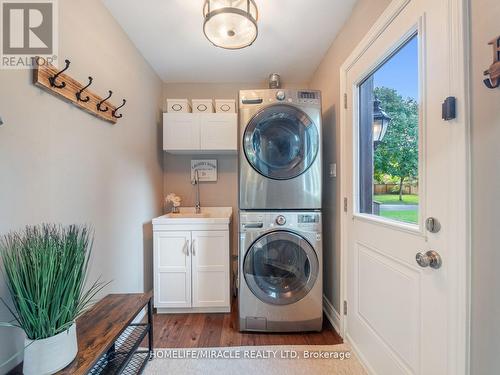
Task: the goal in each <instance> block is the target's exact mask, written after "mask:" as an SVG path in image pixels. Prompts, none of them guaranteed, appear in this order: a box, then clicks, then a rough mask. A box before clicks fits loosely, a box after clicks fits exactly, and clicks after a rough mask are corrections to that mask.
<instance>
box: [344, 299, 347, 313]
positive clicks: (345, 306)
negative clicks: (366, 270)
mask: <svg viewBox="0 0 500 375" xmlns="http://www.w3.org/2000/svg"><path fill="white" fill-rule="evenodd" d="M344 315H347V301H344Z"/></svg>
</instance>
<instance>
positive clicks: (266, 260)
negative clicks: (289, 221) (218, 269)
mask: <svg viewBox="0 0 500 375" xmlns="http://www.w3.org/2000/svg"><path fill="white" fill-rule="evenodd" d="M243 273H244V277H245V281H246V283H247V285H248V287H249V288H250V290H251V291H252V293H253V294H254V295H255V296H256V297H257V298H259V299H260V300H261V301H264V302H266V303H269V304H273V305H288V304H291V303H294V302H297V301H299V300H301V299H302V298H304V297H305V296H306V295H307V293H309V291H310V290H311V289H312V288H313V286H314V283H315V282H316V279H317V277H318V257H317V256H316V253H315V251H314V249H313V247H312V246H311V245H310V244H309V242H308V241H307V240H306V239H304V238H303V237H301V236H299V235H297V234H295V233H291V232H287V231H276V232H271V233H268V234H265V235H263V236H262V237H260V238H259V239H258V240H257V241H255V242H254V243H253V245H252V246H251V247H250V249H249V250H248V251H247V253H246V255H245V259H244V264H243Z"/></svg>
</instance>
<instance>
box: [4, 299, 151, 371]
mask: <svg viewBox="0 0 500 375" xmlns="http://www.w3.org/2000/svg"><path fill="white" fill-rule="evenodd" d="M151 296H152V293H151V292H149V293H140V294H109V295H107V296H106V297H104V298H103V299H102V300H100V301H99V302H97V303H96V304H95V305H94V306H93V307H92V308H91V309H90V310H89V311H87V312H86V313H85V314H83V315H82V316H81V317H80V318H78V319H77V321H76V331H77V337H78V354H77V355H76V358H75V359H74V360H73V362H71V363H70V364H69V365H68V366H67V367H66V368H64V369H63V370H61V371H59V372H58V373H57V374H63V375H70V374H71V375H86V374H91V375H98V374H127V375H132V374H140V373H142V371H143V370H144V367H145V366H146V363H147V361H148V360H149V359H150V358H151V354H152V351H153V319H152V318H153V315H152V314H153V311H152V304H151ZM144 308H147V315H148V321H147V323H132V322H133V320H134V319H135V318H136V317H137V316H138V315H139V314H140V312H141V311H142V310H143V309H144ZM146 336H148V348H147V349H142V348H139V346H140V344H141V342H142V341H143V340H144V339H145V337H146ZM21 366H22V364H21V365H19V366H18V367H17V368H16V369H15V370H13V371H12V372H11V373H10V374H22V367H21Z"/></svg>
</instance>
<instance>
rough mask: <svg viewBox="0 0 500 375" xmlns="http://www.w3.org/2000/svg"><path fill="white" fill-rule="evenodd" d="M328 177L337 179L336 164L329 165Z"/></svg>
mask: <svg viewBox="0 0 500 375" xmlns="http://www.w3.org/2000/svg"><path fill="white" fill-rule="evenodd" d="M330 177H331V178H334V177H337V163H330Z"/></svg>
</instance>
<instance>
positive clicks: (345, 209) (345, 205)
mask: <svg viewBox="0 0 500 375" xmlns="http://www.w3.org/2000/svg"><path fill="white" fill-rule="evenodd" d="M344 212H347V198H344Z"/></svg>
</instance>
